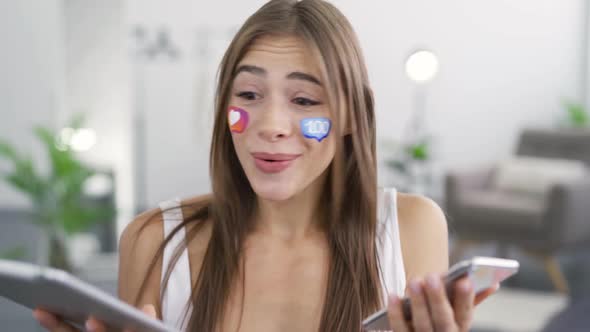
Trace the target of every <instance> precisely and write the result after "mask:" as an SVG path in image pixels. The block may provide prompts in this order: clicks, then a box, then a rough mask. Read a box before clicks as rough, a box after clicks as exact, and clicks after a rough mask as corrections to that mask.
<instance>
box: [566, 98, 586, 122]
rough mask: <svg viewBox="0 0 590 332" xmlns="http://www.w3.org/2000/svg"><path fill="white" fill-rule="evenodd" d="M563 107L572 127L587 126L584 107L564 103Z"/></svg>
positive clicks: (577, 104) (572, 103)
mask: <svg viewBox="0 0 590 332" xmlns="http://www.w3.org/2000/svg"><path fill="white" fill-rule="evenodd" d="M565 107H566V111H567V113H568V116H569V120H570V122H571V124H572V125H574V126H577V127H584V126H587V125H588V122H589V121H588V112H587V111H586V109H585V107H584V105H582V104H579V103H574V102H565Z"/></svg>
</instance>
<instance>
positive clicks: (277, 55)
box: [238, 35, 320, 77]
mask: <svg viewBox="0 0 590 332" xmlns="http://www.w3.org/2000/svg"><path fill="white" fill-rule="evenodd" d="M244 64H248V65H256V66H259V67H263V68H265V69H267V70H269V71H284V72H291V71H303V72H306V73H309V74H314V75H317V77H319V73H320V70H319V63H318V61H317V60H316V59H314V57H313V56H312V51H311V49H310V47H309V45H307V43H306V42H305V41H304V40H302V39H301V38H298V37H295V36H271V35H267V36H262V37H260V38H257V39H256V40H255V41H254V43H253V44H252V45H251V46H250V47H249V48H248V51H247V52H246V54H245V55H244V57H243V58H242V60H241V61H240V63H239V64H238V66H240V65H244Z"/></svg>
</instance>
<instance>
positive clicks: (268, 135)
mask: <svg viewBox="0 0 590 332" xmlns="http://www.w3.org/2000/svg"><path fill="white" fill-rule="evenodd" d="M257 122H258V136H259V137H260V138H262V139H263V140H265V141H268V142H276V141H278V140H280V139H282V138H286V137H289V136H291V134H292V131H293V125H292V122H291V119H290V117H289V110H288V108H287V105H284V104H283V103H280V102H272V103H269V105H268V108H267V109H266V110H264V112H262V114H261V117H260V119H259V120H258V121H257Z"/></svg>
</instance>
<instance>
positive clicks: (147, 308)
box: [141, 304, 157, 318]
mask: <svg viewBox="0 0 590 332" xmlns="http://www.w3.org/2000/svg"><path fill="white" fill-rule="evenodd" d="M141 311H143V312H144V313H145V314H146V315H148V316H150V317H152V318H157V314H156V307H154V305H153V304H146V305H144V306H143V307H142V308H141Z"/></svg>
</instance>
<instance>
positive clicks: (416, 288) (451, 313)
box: [388, 274, 499, 332]
mask: <svg viewBox="0 0 590 332" xmlns="http://www.w3.org/2000/svg"><path fill="white" fill-rule="evenodd" d="M498 288H499V285H498V284H496V285H495V286H494V287H492V288H489V289H487V290H485V291H483V292H482V293H480V294H478V296H477V297H475V295H474V291H473V285H472V283H471V281H470V280H469V279H468V278H462V279H460V280H458V281H457V282H456V283H455V289H454V290H453V292H454V298H453V303H450V301H449V299H448V297H447V295H446V292H445V290H444V284H443V281H442V275H440V274H432V275H429V276H428V277H427V278H426V280H422V279H418V278H416V279H412V280H411V281H410V284H409V297H410V301H411V304H410V305H411V308H412V321H411V322H407V321H405V320H404V317H403V312H402V305H401V300H400V298H399V297H397V296H395V295H393V296H391V297H390V301H389V308H388V316H389V322H390V326H391V328H392V329H393V330H394V331H395V332H409V331H413V332H432V331H436V332H468V331H469V328H470V326H471V321H472V318H473V310H474V307H475V306H476V305H478V304H479V303H481V302H482V301H483V300H485V299H486V298H487V297H488V296H490V295H492V294H493V293H494V292H495V291H497V290H498Z"/></svg>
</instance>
